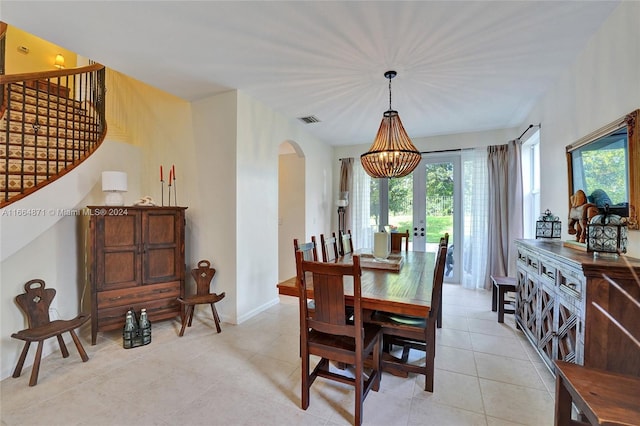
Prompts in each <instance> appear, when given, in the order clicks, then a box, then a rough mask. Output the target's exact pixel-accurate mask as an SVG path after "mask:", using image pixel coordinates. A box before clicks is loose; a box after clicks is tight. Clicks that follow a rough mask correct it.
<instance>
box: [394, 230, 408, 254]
mask: <svg viewBox="0 0 640 426" xmlns="http://www.w3.org/2000/svg"><path fill="white" fill-rule="evenodd" d="M403 239H404V251H409V230H408V229H407V230H405V231H404V232H392V233H391V252H392V253H393V252H400V251H402V240H403Z"/></svg>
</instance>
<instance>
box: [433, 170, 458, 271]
mask: <svg viewBox="0 0 640 426" xmlns="http://www.w3.org/2000/svg"><path fill="white" fill-rule="evenodd" d="M426 182H427V185H426V199H427V215H426V224H427V227H426V228H427V229H426V243H427V244H426V250H427V251H436V249H437V244H438V243H439V242H440V238H441V237H442V236H444V234H445V233H449V247H452V245H453V241H454V234H453V213H454V212H453V205H454V204H453V203H454V173H453V162H450V161H443V162H433V163H428V164H427V165H426ZM450 251H451V253H447V260H446V266H445V276H453V264H454V258H453V252H452V250H450Z"/></svg>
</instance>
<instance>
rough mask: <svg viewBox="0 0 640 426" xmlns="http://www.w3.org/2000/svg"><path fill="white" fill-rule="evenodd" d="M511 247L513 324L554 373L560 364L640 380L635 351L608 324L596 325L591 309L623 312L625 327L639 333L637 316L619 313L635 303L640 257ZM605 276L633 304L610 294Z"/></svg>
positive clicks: (525, 243)
mask: <svg viewBox="0 0 640 426" xmlns="http://www.w3.org/2000/svg"><path fill="white" fill-rule="evenodd" d="M516 247H517V250H518V261H517V266H518V268H517V269H518V272H517V277H516V281H517V285H516V290H517V291H516V314H515V315H516V321H517V323H518V324H519V325H520V327H521V329H522V330H523V332H524V333H525V335H526V336H527V338H528V339H529V341H530V342H531V344H532V345H533V346H534V347H535V348H536V350H537V351H538V353H539V354H540V356H541V358H542V360H543V361H544V362H545V363H546V364H547V366H548V367H549V368H550V370H551V371H553V372H554V373H555V371H556V370H555V364H554V361H556V360H560V361H566V362H571V363H575V364H580V365H584V366H586V367H591V368H598V369H603V370H607V371H610V372H616V373H621V374H627V375H631V376H640V359H638V357H637V350H636V349H634V348H632V347H631V346H629V345H628V344H627V338H626V337H625V336H623V335H621V333H620V332H619V331H618V330H616V329H615V327H613V326H612V325H611V324H607V323H605V322H603V321H598V313H597V312H596V309H597V308H596V307H594V303H595V304H597V305H599V306H601V307H602V308H604V309H605V310H607V311H608V312H611V313H614V314H616V315H614V316H620V315H618V314H622V316H621V318H623V321H624V322H625V324H624V325H625V327H627V328H630V329H632V330H636V331H638V330H639V329H640V321H638V319H637V318H627V317H626V316H625V314H624V313H625V312H632V311H631V310H630V309H629V308H630V306H631V304H632V303H633V300H635V301H640V283H639V282H638V281H637V280H638V277H640V259H635V258H632V257H627V256H620V257H618V258H617V259H611V258H604V257H598V258H594V256H593V253H586V252H581V251H578V250H573V249H570V248H566V247H563V246H562V243H561V242H560V241H544V240H518V241H516ZM605 274H606V276H608V277H609V278H611V279H612V280H614V281H615V282H617V283H618V284H619V285H620V287H621V288H623V289H624V291H626V292H627V293H628V294H629V295H630V296H631V298H632V300H629V299H626V298H621V297H618V296H617V295H616V294H617V293H615V292H613V291H611V290H610V283H609V281H608V280H607V279H606V278H605ZM627 316H628V315H627Z"/></svg>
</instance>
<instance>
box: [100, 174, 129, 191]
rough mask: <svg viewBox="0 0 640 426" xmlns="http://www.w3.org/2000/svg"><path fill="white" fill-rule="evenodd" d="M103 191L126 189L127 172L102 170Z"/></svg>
mask: <svg viewBox="0 0 640 426" xmlns="http://www.w3.org/2000/svg"><path fill="white" fill-rule="evenodd" d="M102 190H103V191H126V190H127V174H126V173H125V172H102Z"/></svg>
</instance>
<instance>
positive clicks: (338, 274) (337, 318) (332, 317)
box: [296, 251, 362, 345]
mask: <svg viewBox="0 0 640 426" xmlns="http://www.w3.org/2000/svg"><path fill="white" fill-rule="evenodd" d="M296 272H297V276H298V286H299V290H300V292H301V293H300V294H301V296H302V297H300V326H301V330H302V331H303V332H302V335H303V341H304V335H305V334H308V333H304V331H305V330H307V331H308V330H309V329H313V330H317V331H319V332H321V333H326V334H333V335H338V336H349V337H354V338H355V339H356V345H357V344H358V341H359V340H360V339H361V338H362V335H361V333H356V331H355V330H356V329H361V328H362V309H361V306H360V292H361V286H360V277H361V275H362V270H361V269H360V258H359V257H358V256H354V257H353V264H346V263H345V264H341V263H322V262H310V261H306V260H304V258H303V253H302V252H301V251H298V252H297V253H296ZM307 272H309V273H311V276H312V279H313V293H314V296H313V300H314V312H313V315H310V314H309V308H308V304H307V303H306V300H305V294H306V293H305V289H306V288H307V279H306V278H307ZM346 275H351V276H353V301H354V321H353V323H348V321H347V319H346V318H345V314H344V312H345V306H346V305H345V297H344V277H345V276H346ZM360 343H362V342H361V341H360Z"/></svg>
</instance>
